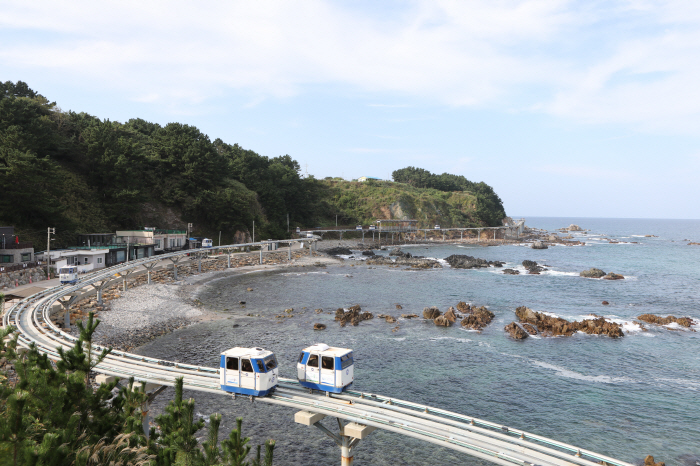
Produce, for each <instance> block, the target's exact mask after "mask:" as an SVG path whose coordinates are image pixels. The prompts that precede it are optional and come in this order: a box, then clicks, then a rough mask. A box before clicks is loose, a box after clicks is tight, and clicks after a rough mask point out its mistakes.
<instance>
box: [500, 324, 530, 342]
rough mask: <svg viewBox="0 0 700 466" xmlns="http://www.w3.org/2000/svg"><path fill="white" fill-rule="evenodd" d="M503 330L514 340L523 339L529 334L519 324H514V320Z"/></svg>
mask: <svg viewBox="0 0 700 466" xmlns="http://www.w3.org/2000/svg"><path fill="white" fill-rule="evenodd" d="M503 330H505V331H506V332H508V334H509V335H510V336H511V337H513V338H514V339H516V340H524V339H526V338H527V337H528V336H529V335H528V334H527V332H526V331H525V330H523V329H522V328H520V325H518V324H516V323H515V322H511V323H509V324H508V325H506V326H505V327H504V328H503Z"/></svg>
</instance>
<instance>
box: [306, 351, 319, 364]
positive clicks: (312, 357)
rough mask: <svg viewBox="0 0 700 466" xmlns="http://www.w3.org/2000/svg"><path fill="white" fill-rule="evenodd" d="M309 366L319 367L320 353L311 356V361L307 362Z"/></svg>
mask: <svg viewBox="0 0 700 466" xmlns="http://www.w3.org/2000/svg"><path fill="white" fill-rule="evenodd" d="M306 365H307V366H309V367H318V354H312V355H311V356H309V361H308V362H307V363H306Z"/></svg>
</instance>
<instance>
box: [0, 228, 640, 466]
mask: <svg viewBox="0 0 700 466" xmlns="http://www.w3.org/2000/svg"><path fill="white" fill-rule="evenodd" d="M304 241H306V242H308V241H309V240H308V239H307V240H304ZM280 242H289V243H293V242H295V240H284V241H280ZM266 244H267V242H262V243H248V244H239V245H228V246H220V247H214V248H207V249H200V250H189V251H182V252H176V253H171V254H167V255H161V256H158V257H151V258H144V259H140V260H137V261H131V262H128V263H125V264H120V265H117V266H114V267H110V268H107V269H101V270H99V271H96V272H93V273H91V274H89V275H86V276H85V277H84V278H82V279H81V280H80V282H79V283H78V284H77V285H65V286H58V287H54V288H49V289H46V290H44V291H42V292H40V293H37V294H34V295H32V296H30V297H27V298H25V299H23V300H22V301H20V302H18V303H17V304H15V305H14V306H13V307H12V308H11V309H10V310H8V311H7V312H6V314H5V315H4V316H3V324H4V325H5V326H9V325H12V326H14V327H15V328H16V329H17V332H18V339H19V345H20V346H21V347H24V348H28V347H29V346H30V345H32V344H33V345H36V347H37V348H38V349H39V350H40V351H41V352H43V353H46V354H47V355H48V357H49V358H51V359H52V360H54V361H55V360H58V359H59V355H58V348H60V347H64V348H68V347H71V346H73V345H74V343H75V341H76V340H77V339H76V338H75V337H74V336H72V335H70V334H68V333H66V332H64V331H63V330H61V329H60V328H58V327H56V326H55V325H54V324H53V322H52V321H51V319H50V317H51V315H50V314H51V312H52V309H55V306H54V304H55V303H56V302H57V301H58V300H60V299H61V298H63V297H66V296H72V297H73V298H77V297H79V294H80V293H83V292H84V293H87V292H92V293H94V289H92V288H94V287H96V286H99V284H101V283H104V282H105V281H106V280H110V279H112V278H113V277H114V275H115V274H119V275H121V276H122V277H124V276H126V275H127V274H128V273H129V272H130V271H131V272H133V271H134V270H137V269H139V268H141V267H142V268H145V269H147V270H148V271H149V272H150V269H148V267H152V266H153V265H154V264H155V263H156V262H157V261H161V260H163V259H172V260H173V266H176V262H175V260H177V258H178V257H180V258H182V257H185V255H186V254H188V253H189V254H193V253H194V254H206V253H208V252H211V251H216V250H218V249H220V250H222V251H226V250H228V251H229V253H230V251H231V250H232V249H233V248H241V247H246V246H263V247H264V246H265V245H266ZM290 251H291V244H290ZM144 286H147V285H144ZM95 348H96V349H97V350H98V351H100V350H101V349H102V348H101V347H100V346H99V345H95ZM272 349H273V350H274V348H272ZM95 371H96V372H98V373H100V374H102V375H101V376H99V377H100V378H101V379H102V380H109V379H110V378H111V377H116V378H120V379H121V378H129V377H134V379H135V380H136V381H139V382H143V383H145V384H146V390H147V391H149V390H153V389H156V390H161V389H162V388H161V387H163V386H173V385H174V384H175V380H176V379H177V378H178V377H182V378H183V379H184V388H186V389H189V390H198V391H203V392H209V393H216V394H219V395H223V396H229V397H231V396H233V397H234V398H235V395H232V394H230V393H227V392H224V391H222V390H221V389H220V388H219V374H218V372H219V370H218V368H216V367H206V366H196V365H191V364H183V363H177V362H173V361H165V360H159V359H154V358H147V357H143V356H141V355H137V354H133V353H128V352H124V351H112V352H111V353H110V354H109V355H108V356H107V358H106V359H105V360H104V361H103V362H102V363H100V364H99V365H98V366H97V367H96V368H95ZM239 396H240V395H239ZM251 400H252V398H251ZM254 400H255V401H256V402H260V403H268V404H271V405H276V406H283V407H289V408H293V409H295V410H298V412H297V413H296V414H295V421H296V422H298V423H301V424H305V425H309V426H315V427H317V428H318V429H320V430H321V431H323V432H324V433H326V434H327V435H328V436H330V437H331V438H332V439H333V440H334V441H335V442H336V443H337V444H338V446H340V448H341V464H343V465H351V464H352V459H353V454H352V451H353V448H355V447H356V445H357V444H358V443H359V442H360V440H361V439H363V438H365V437H366V436H367V435H368V434H369V433H370V432H371V431H373V430H374V429H384V430H387V431H390V432H395V433H397V434H401V435H406V436H409V437H413V438H416V439H420V440H423V441H426V442H430V443H434V444H436V445H440V446H442V447H444V448H449V449H452V450H456V451H460V452H462V453H465V454H468V455H471V456H473V457H477V458H482V459H485V460H487V461H490V462H492V463H495V464H500V465H519V466H534V465H542V466H573V465H580V466H594V465H597V464H598V463H599V462H601V461H603V462H605V463H607V464H609V465H612V466H632V465H631V464H629V463H626V462H623V461H619V460H616V459H613V458H609V457H607V456H604V455H601V454H598V453H595V452H592V451H588V450H585V449H583V448H578V447H575V446H573V445H569V444H566V443H563V442H559V441H556V440H552V439H548V438H545V437H542V436H539V435H536V434H533V433H530V432H526V431H524V430H520V429H517V428H513V427H507V426H503V425H501V424H498V423H494V422H489V421H485V420H482V419H477V418H474V417H471V416H469V415H464V414H460V413H455V412H450V411H447V410H444V409H438V408H433V407H430V406H426V405H422V404H417V403H412V402H410V401H405V400H400V399H396V398H393V397H390V396H385V395H379V394H373V393H367V392H361V391H357V390H348V391H346V392H343V393H342V394H340V395H331V396H328V395H326V394H325V393H319V392H313V393H310V392H309V391H308V390H307V389H305V388H302V387H301V386H300V385H299V384H298V382H297V381H296V380H292V379H280V384H279V386H278V388H277V389H276V390H275V391H274V392H273V394H272V395H269V396H266V397H259V398H255V399H254ZM145 411H147V408H146V409H145ZM325 417H331V418H336V421H337V425H338V429H339V430H338V432H337V433H334V432H333V431H331V429H330V428H329V427H327V426H324V425H323V424H321V422H320V421H321V420H322V419H323V418H325ZM332 424H335V422H333V421H331V425H332ZM147 425H148V417H147V416H146V417H144V429H145V430H147Z"/></svg>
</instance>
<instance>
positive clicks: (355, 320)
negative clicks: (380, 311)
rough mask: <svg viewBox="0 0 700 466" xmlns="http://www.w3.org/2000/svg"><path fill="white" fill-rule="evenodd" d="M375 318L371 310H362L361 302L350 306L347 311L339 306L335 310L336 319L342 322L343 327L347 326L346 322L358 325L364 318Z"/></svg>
mask: <svg viewBox="0 0 700 466" xmlns="http://www.w3.org/2000/svg"><path fill="white" fill-rule="evenodd" d="M372 318H374V315H373V314H372V313H371V312H362V309H361V308H360V305H359V304H355V305H354V306H350V307H349V308H348V310H347V311H345V309H343V308H339V309H338V310H336V311H335V320H337V321H338V322H340V326H341V327H345V325H346V324H348V323H350V324H351V325H358V324H359V323H360V322H362V321H363V320H369V319H372Z"/></svg>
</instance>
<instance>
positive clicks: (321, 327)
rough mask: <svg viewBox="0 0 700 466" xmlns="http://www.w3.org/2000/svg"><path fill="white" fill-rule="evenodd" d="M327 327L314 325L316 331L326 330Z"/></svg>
mask: <svg viewBox="0 0 700 466" xmlns="http://www.w3.org/2000/svg"><path fill="white" fill-rule="evenodd" d="M325 329H326V325H325V324H314V330H325Z"/></svg>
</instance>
